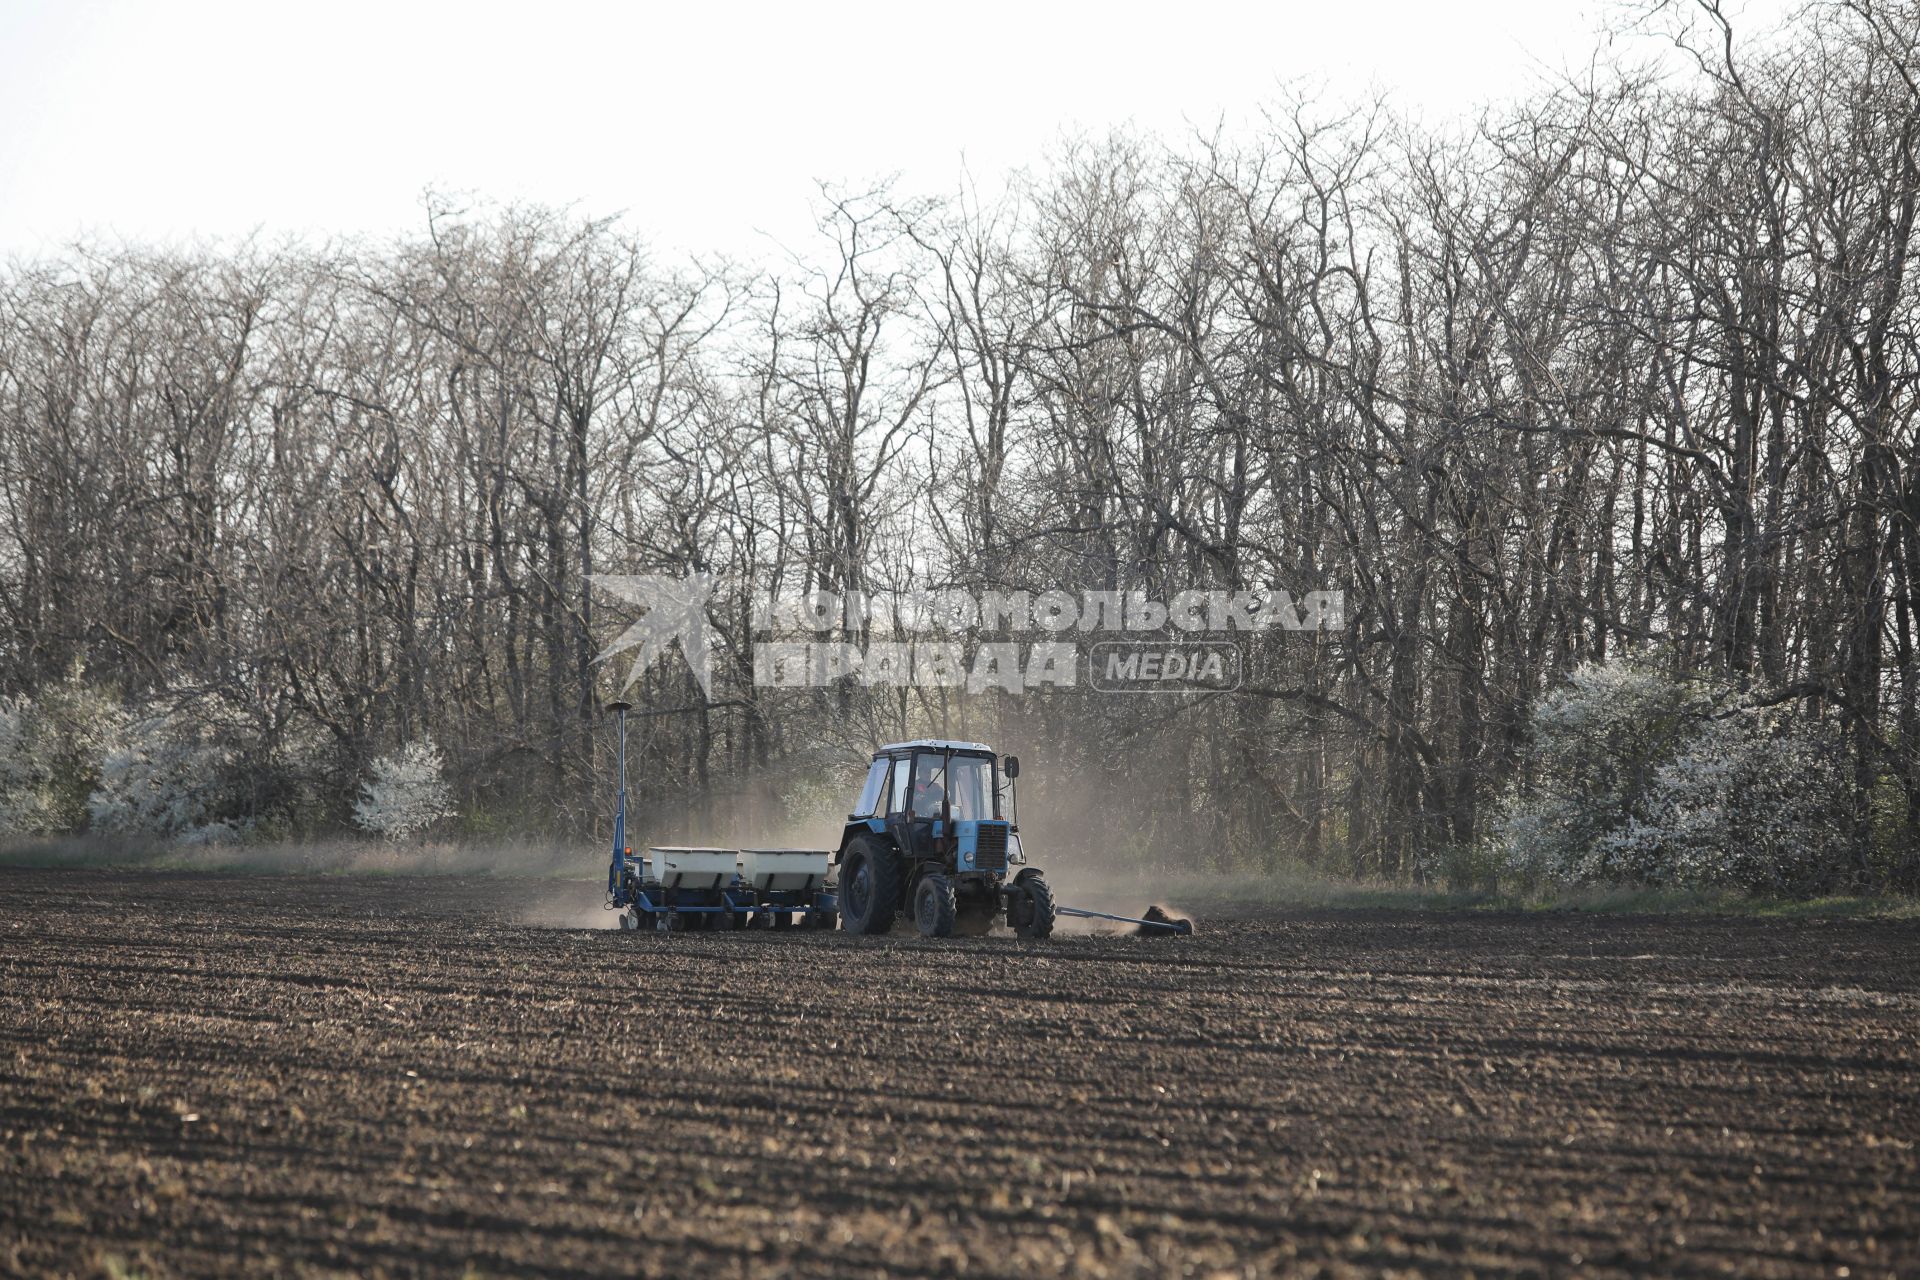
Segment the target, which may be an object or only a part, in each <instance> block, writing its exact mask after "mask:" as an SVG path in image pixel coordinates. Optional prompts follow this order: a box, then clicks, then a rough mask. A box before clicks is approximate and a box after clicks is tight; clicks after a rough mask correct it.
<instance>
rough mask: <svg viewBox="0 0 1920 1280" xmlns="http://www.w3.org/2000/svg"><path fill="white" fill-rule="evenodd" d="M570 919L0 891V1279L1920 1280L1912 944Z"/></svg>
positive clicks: (354, 891)
mask: <svg viewBox="0 0 1920 1280" xmlns="http://www.w3.org/2000/svg"><path fill="white" fill-rule="evenodd" d="M596 906H597V897H596V896H595V891H594V888H593V886H591V885H555V884H554V883H552V882H524V881H522V882H515V881H506V880H500V881H461V880H448V879H441V878H434V879H300V878H293V877H279V878H272V877H232V878H226V877H206V876H187V875H158V874H142V875H116V874H112V873H72V872H37V871H0V1037H3V1038H4V1039H3V1041H0V1272H7V1273H11V1272H24V1273H29V1274H40V1273H67V1272H73V1273H82V1274H86V1273H94V1272H109V1273H114V1274H121V1275H134V1274H146V1275H167V1274H175V1273H207V1272H221V1273H232V1272H236V1271H241V1272H246V1273H249V1274H260V1275H267V1274H282V1273H289V1272H343V1273H353V1274H382V1273H416V1272H431V1273H436V1274H439V1273H453V1274H461V1273H477V1274H491V1273H515V1274H551V1275H556V1276H559V1275H575V1274H582V1273H590V1274H610V1275H627V1274H633V1273H636V1272H639V1273H644V1274H653V1275H663V1276H665V1275H674V1276H693V1275H701V1276H708V1275H712V1276H730V1275H749V1274H750V1275H756V1276H762V1275H763V1276H783V1275H822V1276H828V1275H859V1274H874V1273H880V1272H897V1273H906V1274H927V1275H941V1274H954V1273H959V1272H970V1273H971V1272H977V1273H981V1274H994V1275H1006V1276H1018V1277H1022V1278H1023V1280H1025V1278H1030V1277H1035V1276H1041V1275H1048V1274H1055V1273H1062V1272H1072V1273H1080V1274H1089V1275H1151V1276H1160V1275H1180V1274H1191V1275H1200V1276H1212V1275H1243V1274H1271V1273H1283V1272H1285V1273H1292V1272H1307V1273H1326V1274H1347V1273H1354V1274H1372V1273H1378V1272H1383V1271H1385V1272H1400V1273H1406V1274H1432V1273H1448V1274H1451V1273H1464V1272H1472V1273H1475V1274H1479V1275H1503V1274H1529V1275H1532V1274H1541V1273H1592V1274H1621V1275H1637V1274H1644V1273H1646V1272H1648V1271H1660V1272H1667V1273H1680V1274H1704V1273H1713V1274H1730V1275H1740V1276H1770V1275H1830V1276H1832V1275H1847V1274H1849V1273H1850V1274H1851V1275H1852V1276H1867V1275H1892V1274H1903V1273H1904V1274H1914V1273H1917V1272H1920V1234H1917V1233H1920V1151H1917V1150H1916V1145H1915V1144H1916V1142H1917V1141H1920V962H1917V959H1920V925H1916V924H1915V923H1914V922H1888V921H1871V920H1867V921H1843V920H1815V919H1806V920H1800V919H1793V920H1761V919H1722V918H1715V919H1691V918H1689V919H1677V918H1645V917H1617V916H1615V917H1609V916H1576V915H1539V914H1529V915H1521V914H1515V915H1495V914H1487V913H1463V914H1447V915H1441V914H1420V913H1404V912H1378V913H1355V912H1327V913H1320V914H1309V915H1302V914H1297V913H1295V914H1290V913H1287V912H1283V911H1274V912H1271V913H1269V914H1265V915H1253V916H1249V917H1244V918H1239V919H1230V920H1224V921H1223V920H1220V919H1217V918H1208V917H1206V916H1204V915H1203V917H1202V919H1201V920H1200V934H1199V936H1197V937H1195V938H1191V939H1172V940H1148V939H1143V938H1134V937H1127V936H1100V937H1095V936H1072V937H1058V938H1056V939H1054V940H1053V941H1051V942H1049V943H1044V944H1027V943H1022V942H1018V941H1016V940H1014V939H1013V938H1011V937H1008V936H1004V935H997V936H994V937H991V938H985V939H978V940H962V939H948V940H943V941H940V942H922V941H920V940H919V939H918V938H915V937H909V936H905V935H895V936H893V937H891V938H878V939H868V938H857V937H850V936H847V935H845V934H838V933H835V934H809V933H799V932H788V933H781V934H759V933H753V934H701V935H679V936H670V937H666V936H658V935H653V934H635V933H621V932H617V931H611V932H609V931H590V930H585V929H569V928H562V927H557V926H558V925H559V924H561V923H565V922H569V921H575V920H577V921H580V922H594V923H598V922H599V917H598V913H597V911H594V910H593V908H595V907H596ZM582 908H585V910H582ZM1843 1268H1845V1269H1846V1270H1843Z"/></svg>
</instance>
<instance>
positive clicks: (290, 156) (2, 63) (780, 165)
mask: <svg viewBox="0 0 1920 1280" xmlns="http://www.w3.org/2000/svg"><path fill="white" fill-rule="evenodd" d="M1746 7H1747V8H1749V9H1750V10H1755V11H1769V10H1773V9H1777V8H1778V6H1777V5H1775V4H1772V3H1770V0H1748V3H1747V5H1746ZM1604 12H1606V10H1604V9H1603V8H1602V7H1601V5H1600V3H1598V2H1597V0H1479V2H1476V0H1450V2H1444V3H1443V2H1442V0H1345V2H1341V0H1333V2H1331V3H1329V2H1327V0H1314V2H1313V3H1305V4H1290V3H1276V2H1269V3H1264V4H1261V3H1253V4H1248V3H1239V4H1231V5H1227V4H1213V3H1182V4H1171V3H1161V4H1152V5H1146V4H1133V3H1102V4H1078V5H1071V6H1069V5H1054V4H1049V3H1041V2H1039V0H1030V2H1029V3H1017V4H1001V3H980V2H975V0H967V2H964V3H952V4H924V3H923V4H919V5H908V4H899V3H894V4H885V3H872V4H866V3H841V2H839V0H834V2H832V3H805V2H801V3H792V4H785V5H769V6H765V7H760V6H751V7H750V6H745V5H737V6H736V5H727V4H701V3H697V2H696V0H683V2H682V3H678V4H673V5H661V6H653V5H646V4H608V5H604V6H590V5H583V4H581V5H576V4H567V3H556V2H552V0H549V2H548V3H539V4H535V3H525V4H517V5H511V6H509V5H499V4H489V3H482V2H469V3H463V4H413V3H407V2H406V0H381V2H378V3H367V2H364V0H335V2H332V3H327V4H294V3H288V2H286V0H167V2H165V3H162V2H159V0H147V2H146V3H132V2H129V0H66V2H64V3H63V2H60V0H0V255H4V254H7V253H13V252H21V251H25V252H29V253H31V252H37V251H47V250H52V249H56V248H58V247H59V246H60V245H61V244H62V243H64V242H66V241H68V240H70V239H72V238H73V237H75V236H76V235H80V234H94V235H104V236H118V237H125V238H129V239H136V240H144V241H181V240H186V239H190V238H193V237H199V236H228V235H235V234H246V233H247V232H249V231H252V230H255V229H259V230H262V231H264V232H266V233H267V234H269V235H270V236H277V235H279V234H282V233H288V232H293V233H300V234H305V235H315V236H318V235H327V234H331V233H373V234H381V235H384V234H390V233H393V232H396V231H399V230H402V229H404V228H407V227H410V226H412V225H415V224H417V223H418V222H419V221H420V218H421V212H420V209H421V194H422V192H423V190H424V189H425V188H427V187H429V186H433V187H437V188H441V189H445V190H452V191H470V192H475V193H479V194H481V195H484V196H487V197H490V198H495V199H500V200H537V201H541V202H544V203H549V204H567V203H574V204H577V205H578V207H580V208H581V209H583V210H585V211H588V212H592V213H596V214H599V213H613V212H625V213H626V214H628V215H629V217H630V218H631V220H632V223H633V225H634V226H636V227H637V228H638V229H639V230H641V231H642V232H644V233H646V234H649V235H650V236H652V237H654V238H656V239H657V240H659V241H660V242H662V243H663V245H669V246H674V247H678V248H685V249H717V250H721V251H724V252H727V253H730V254H733V255H736V256H740V257H752V256H755V255H756V254H758V253H760V252H764V251H765V250H766V247H767V245H768V239H767V237H769V236H771V237H773V238H776V239H781V240H790V239H792V238H795V237H797V236H799V235H800V234H801V233H802V231H803V229H804V227H805V225H806V216H807V201H808V198H809V196H810V194H811V193H812V191H813V182H812V180H813V179H814V178H816V177H818V178H829V179H854V180H859V179H867V178H871V177H874V176H878V175H882V174H887V173H894V172H898V173H900V174H901V175H902V176H903V179H904V180H905V181H906V182H907V183H908V185H909V186H911V187H912V188H914V189H916V190H919V189H945V188H948V187H950V186H951V185H952V184H953V182H954V180H955V179H956V177H957V175H958V174H959V172H960V169H961V165H962V163H963V160H964V163H965V165H966V167H967V168H969V169H971V170H972V171H973V172H974V173H975V174H976V175H979V176H981V177H982V178H983V179H985V178H988V177H990V176H993V175H997V174H999V173H1001V172H1004V171H1005V170H1006V169H1007V168H1009V167H1012V166H1018V165H1022V164H1028V163H1031V162H1033V161H1034V160H1036V159H1038V158H1039V157H1040V156H1042V155H1043V154H1044V152H1045V151H1046V149H1047V147H1048V146H1049V145H1050V144H1051V143H1052V142H1054V141H1055V140H1057V139H1058V138H1059V137H1060V136H1061V134H1062V132H1063V131H1068V130H1074V129H1082V130H1096V131H1097V130H1104V129H1105V128H1107V127H1108V126H1110V125H1114V124H1119V123H1123V122H1127V121H1132V122H1134V123H1137V124H1139V125H1142V126H1146V127H1149V128H1154V129H1158V130H1162V131H1177V130H1182V129H1185V128H1188V127H1191V126H1195V125H1204V124H1210V123H1211V122H1213V121H1214V120H1216V119H1218V118H1220V117H1221V116H1222V115H1223V114H1224V115H1225V116H1226V117H1227V118H1228V119H1230V120H1236V119H1244V118H1246V117H1247V116H1248V115H1249V114H1250V113H1251V112H1252V111H1254V110H1255V109H1256V108H1257V106H1258V104H1259V103H1260V102H1262V101H1264V100H1268V99H1270V98H1271V97H1272V96H1273V93H1274V90H1275V87H1276V85H1278V84H1279V83H1281V82H1282V81H1285V80H1290V79H1305V80H1308V81H1311V82H1314V83H1318V84H1321V85H1323V86H1324V87H1325V90H1326V91H1327V92H1329V93H1331V94H1333V95H1336V96H1358V95H1363V94H1365V93H1367V92H1369V91H1370V90H1371V89H1373V88H1379V89H1384V90H1386V91H1388V92H1389V93H1390V94H1391V95H1392V97H1393V99H1394V100H1395V101H1396V102H1397V103H1398V104H1399V105H1400V106H1402V107H1403V108H1405V109H1408V110H1412V111H1417V112H1419V113H1421V114H1423V115H1425V116H1426V117H1428V118H1430V119H1444V118H1448V117H1456V116H1464V115H1467V114H1470V113H1471V112H1472V110H1473V109H1474V108H1475V107H1476V106H1477V105H1478V104H1480V103H1483V102H1485V101H1488V100H1491V99H1500V98H1505V97H1511V96H1513V95H1516V94H1520V93H1524V92H1526V91H1527V90H1528V88H1529V86H1530V85H1531V84H1534V83H1537V81H1538V80H1539V79H1540V78H1541V77H1544V76H1550V75H1552V74H1553V73H1554V72H1556V71H1557V70H1560V69H1564V68H1568V67H1579V66H1583V65H1585V63H1586V62H1587V60H1588V58H1589V56H1590V54H1591V52H1592V50H1593V48H1594V46H1595V43H1596V35H1595V32H1596V29H1597V25H1598V22H1599V20H1600V17H1601V16H1602V15H1603V14H1604Z"/></svg>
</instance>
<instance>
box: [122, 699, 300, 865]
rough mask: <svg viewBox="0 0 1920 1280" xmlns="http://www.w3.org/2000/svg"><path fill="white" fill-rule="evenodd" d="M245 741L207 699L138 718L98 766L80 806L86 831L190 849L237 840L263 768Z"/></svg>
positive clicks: (239, 720)
mask: <svg viewBox="0 0 1920 1280" xmlns="http://www.w3.org/2000/svg"><path fill="white" fill-rule="evenodd" d="M253 736H254V735H253V733H252V732H251V726H250V725H248V724H247V723H246V721H245V720H244V718H243V717H242V716H241V715H240V714H239V713H238V712H236V711H235V710H233V709H232V708H229V707H226V706H224V705H222V704H221V703H219V702H218V701H217V700H215V699H212V698H197V699H189V700H186V701H182V702H179V703H176V704H174V705H171V706H168V707H165V708H164V709H161V710H157V711H154V712H152V713H150V714H147V715H143V716H141V717H139V718H138V719H136V720H134V722H133V723H132V725H131V727H130V728H129V730H128V731H127V732H126V734H125V735H124V736H123V738H122V740H121V741H119V742H117V743H116V744H114V745H113V746H112V747H110V748H109V749H108V750H107V751H106V752H105V754H104V757H103V759H102V760H101V762H100V782H99V786H98V787H97V788H96V789H95V790H94V792H93V795H92V797H91V798H90V800H89V802H88V808H89V810H90V811H91V815H92V819H93V826H94V829H95V830H99V831H110V832H120V833H125V834H130V835H131V834H139V835H150V836H160V837H163V838H166V839H172V840H179V841H182V842H185V843H192V844H204V843H220V842H224V841H227V840H232V839H237V838H238V837H239V836H241V835H243V834H244V833H245V832H246V830H247V829H248V828H249V827H250V825H251V820H250V818H249V817H248V816H247V815H248V810H249V808H250V801H251V798H252V797H251V796H250V794H249V784H250V781H251V780H252V776H253V773H254V771H255V770H256V769H259V768H264V767H265V762H264V761H262V760H259V759H257V752H256V751H255V749H254V743H253V741H252V739H253Z"/></svg>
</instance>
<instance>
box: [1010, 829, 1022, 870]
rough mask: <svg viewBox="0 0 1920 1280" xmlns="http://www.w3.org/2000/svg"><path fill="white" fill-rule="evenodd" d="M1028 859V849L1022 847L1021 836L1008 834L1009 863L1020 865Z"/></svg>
mask: <svg viewBox="0 0 1920 1280" xmlns="http://www.w3.org/2000/svg"><path fill="white" fill-rule="evenodd" d="M1026 860H1027V851H1026V850H1025V849H1022V848H1021V847H1020V837H1019V836H1012V835H1010V836H1008V837H1007V863H1008V865H1010V866H1018V865H1019V864H1021V863H1023V862H1025V861H1026Z"/></svg>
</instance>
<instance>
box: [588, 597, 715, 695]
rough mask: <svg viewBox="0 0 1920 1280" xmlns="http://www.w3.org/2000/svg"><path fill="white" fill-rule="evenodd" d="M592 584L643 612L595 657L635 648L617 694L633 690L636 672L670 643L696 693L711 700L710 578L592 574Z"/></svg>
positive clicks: (660, 653)
mask: <svg viewBox="0 0 1920 1280" xmlns="http://www.w3.org/2000/svg"><path fill="white" fill-rule="evenodd" d="M592 581H593V585H594V586H596V587H599V588H600V589H601V590H603V591H606V592H608V593H610V594H612V595H616V596H619V597H620V598H621V599H622V600H625V601H627V602H628V603H629V604H636V605H639V606H640V607H641V608H642V609H644V610H645V612H644V613H643V614H641V616H640V620H639V621H638V622H636V623H634V624H633V625H632V626H630V627H628V628H627V629H626V630H625V631H622V632H621V633H620V634H619V635H618V636H616V637H615V638H614V641H613V643H612V644H609V645H608V646H607V647H606V648H605V649H603V650H602V651H601V652H600V656H599V657H598V658H596V659H595V661H596V662H606V661H607V660H609V659H610V658H612V657H614V656H615V655H616V654H621V653H625V652H626V651H627V650H629V649H634V648H637V649H639V650H640V652H639V653H638V654H636V655H635V656H634V659H633V665H632V666H631V667H629V668H627V682H626V683H625V684H623V685H621V686H620V691H621V692H622V693H625V692H626V691H627V690H628V689H631V688H632V687H633V682H634V681H635V680H638V679H639V678H640V673H641V672H642V671H645V670H646V669H647V668H648V667H650V666H652V665H653V664H654V663H655V662H657V661H659V660H660V658H661V657H663V656H664V655H665V654H666V652H667V645H668V644H669V643H670V642H673V641H678V642H679V645H680V654H681V656H682V657H684V658H685V659H686V660H687V666H689V667H691V668H692V669H693V678H694V679H695V680H697V681H699V683H700V692H701V693H702V694H703V695H705V696H706V697H708V698H711V697H713V661H712V654H711V653H710V652H709V650H708V647H707V600H708V598H709V597H710V596H712V595H713V576H712V575H711V574H705V573H693V574H688V575H687V576H686V577H684V578H664V577H658V576H650V575H641V576H633V575H628V574H617V573H596V574H594V575H593V579H592Z"/></svg>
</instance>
